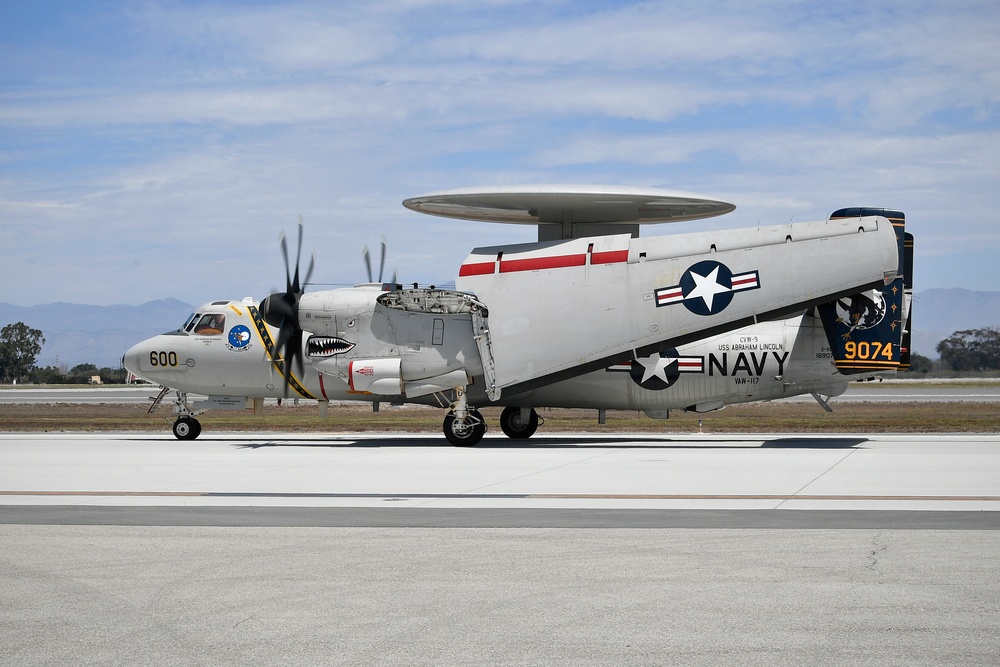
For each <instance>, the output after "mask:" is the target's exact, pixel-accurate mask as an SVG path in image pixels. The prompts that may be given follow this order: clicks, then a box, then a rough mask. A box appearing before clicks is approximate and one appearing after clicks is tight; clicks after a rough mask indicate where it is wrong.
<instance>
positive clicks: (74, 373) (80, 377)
mask: <svg viewBox="0 0 1000 667" xmlns="http://www.w3.org/2000/svg"><path fill="white" fill-rule="evenodd" d="M100 374H101V373H100V371H98V370H97V366H95V365H94V364H77V365H76V366H73V368H71V369H69V373H68V374H67V375H69V378H68V379H69V381H70V382H71V383H74V384H83V383H85V382H89V381H90V378H92V377H93V376H95V375H100Z"/></svg>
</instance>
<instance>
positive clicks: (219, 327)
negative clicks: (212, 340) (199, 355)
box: [194, 313, 226, 336]
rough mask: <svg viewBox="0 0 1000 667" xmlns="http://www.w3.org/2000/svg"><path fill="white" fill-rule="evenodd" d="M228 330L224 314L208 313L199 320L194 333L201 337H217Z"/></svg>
mask: <svg viewBox="0 0 1000 667" xmlns="http://www.w3.org/2000/svg"><path fill="white" fill-rule="evenodd" d="M225 328H226V316H225V315H223V314H222V313H208V314H206V315H202V316H201V319H200V320H198V324H197V326H195V328H194V332H195V333H196V334H198V335H200V336H217V335H219V334H221V333H222V332H223V330H225Z"/></svg>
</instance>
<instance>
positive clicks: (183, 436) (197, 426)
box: [174, 417, 201, 440]
mask: <svg viewBox="0 0 1000 667" xmlns="http://www.w3.org/2000/svg"><path fill="white" fill-rule="evenodd" d="M199 435H201V422H199V421H198V420H197V419H195V418H194V417H178V418H177V421H175V422H174V437H175V438H177V439H178V440H194V439H195V438H197V437H198V436H199Z"/></svg>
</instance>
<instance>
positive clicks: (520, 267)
mask: <svg viewBox="0 0 1000 667" xmlns="http://www.w3.org/2000/svg"><path fill="white" fill-rule="evenodd" d="M627 261H628V250H608V251H606V252H594V253H590V263H591V264H618V263H623V262H627ZM586 265H587V254H586V253H584V254H579V255H553V256H549V257H525V258H523V259H501V260H500V273H517V272H518V271H541V270H545V269H564V268H568V267H572V266H586ZM495 271H496V262H473V263H470V264H463V265H462V267H461V268H460V269H459V271H458V275H459V276H460V277H465V276H484V275H490V274H492V273H494V272H495Z"/></svg>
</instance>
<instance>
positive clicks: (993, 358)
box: [937, 327, 1000, 371]
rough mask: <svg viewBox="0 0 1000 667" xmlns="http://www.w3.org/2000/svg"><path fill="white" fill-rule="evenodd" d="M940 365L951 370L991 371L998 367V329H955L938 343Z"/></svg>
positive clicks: (999, 359)
mask: <svg viewBox="0 0 1000 667" xmlns="http://www.w3.org/2000/svg"><path fill="white" fill-rule="evenodd" d="M937 351H938V352H940V353H941V365H942V366H943V367H944V368H946V369H948V370H953V371H991V370H997V369H1000V330H998V329H995V328H993V327H987V328H985V329H966V330H965V331H956V332H955V333H953V334H952V335H951V336H950V337H948V338H946V339H944V340H943V341H941V342H940V343H938V346H937Z"/></svg>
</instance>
